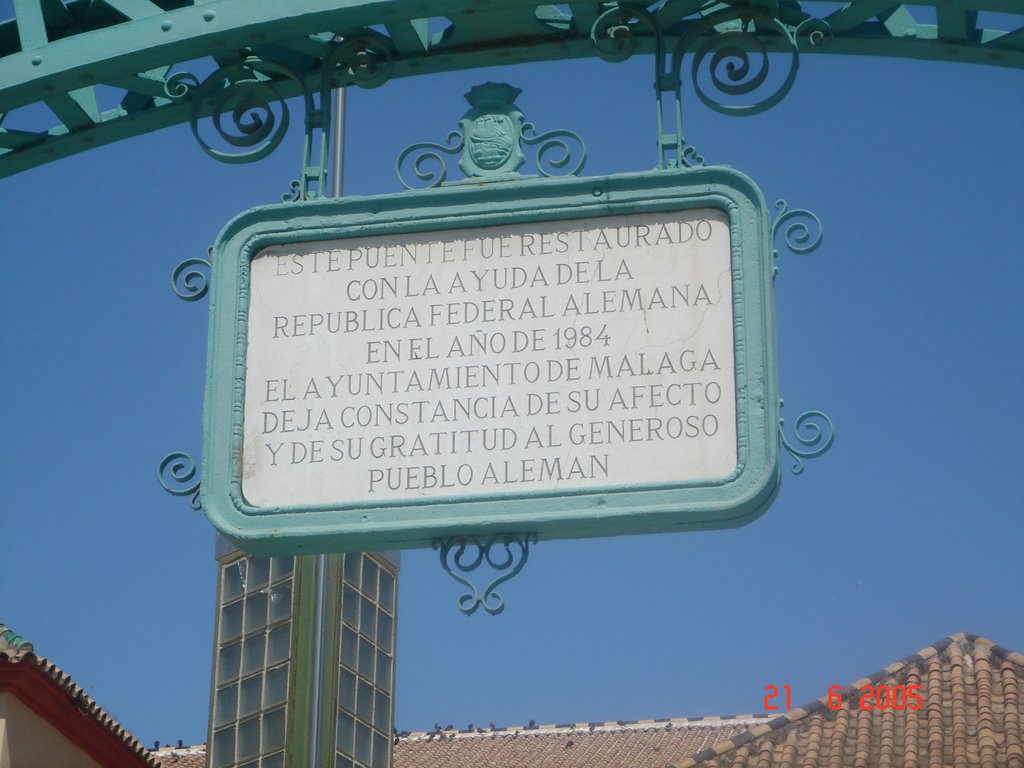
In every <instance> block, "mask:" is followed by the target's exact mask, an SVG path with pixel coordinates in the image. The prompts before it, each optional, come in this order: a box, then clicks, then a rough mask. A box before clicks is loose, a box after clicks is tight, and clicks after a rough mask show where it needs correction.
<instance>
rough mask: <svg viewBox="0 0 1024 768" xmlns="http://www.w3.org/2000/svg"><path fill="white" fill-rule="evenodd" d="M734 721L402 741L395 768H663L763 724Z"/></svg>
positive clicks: (435, 735)
mask: <svg viewBox="0 0 1024 768" xmlns="http://www.w3.org/2000/svg"><path fill="white" fill-rule="evenodd" d="M767 721H768V718H767V717H764V716H761V717H754V716H753V715H738V716H735V717H705V718H696V719H675V720H639V721H635V722H617V723H574V724H570V725H540V726H529V727H525V728H500V729H490V728H482V729H478V730H473V731H435V732H432V733H410V734H404V735H401V736H400V737H399V738H398V740H397V741H396V743H395V757H394V766H395V768H523V766H529V768H619V767H620V766H628V767H629V768H664V766H665V764H666V763H667V762H668V761H669V760H671V759H672V758H675V757H678V756H679V755H688V754H693V753H694V752H698V751H700V750H701V749H704V748H705V747H707V746H708V745H710V744H713V743H715V742H718V741H722V740H723V739H728V738H731V737H733V736H736V735H738V734H740V733H742V732H743V731H746V730H748V729H750V728H751V727H753V726H756V725H757V724H759V723H766V722H767Z"/></svg>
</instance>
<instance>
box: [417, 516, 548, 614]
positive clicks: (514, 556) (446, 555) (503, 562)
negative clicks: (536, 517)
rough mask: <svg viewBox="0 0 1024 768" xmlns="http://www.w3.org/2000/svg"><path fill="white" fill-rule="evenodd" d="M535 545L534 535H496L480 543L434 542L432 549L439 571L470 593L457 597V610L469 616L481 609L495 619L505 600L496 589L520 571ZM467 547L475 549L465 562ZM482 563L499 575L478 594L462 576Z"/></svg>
mask: <svg viewBox="0 0 1024 768" xmlns="http://www.w3.org/2000/svg"><path fill="white" fill-rule="evenodd" d="M536 543H537V535H536V534H534V533H526V534H514V533H499V534H496V535H494V536H491V537H489V538H487V539H485V540H484V541H483V542H481V540H480V539H479V538H477V537H476V536H455V537H453V538H450V539H442V540H438V541H435V542H434V549H439V550H440V551H441V567H442V568H444V570H445V571H447V572H448V574H449V575H450V576H451V577H452V578H453V579H455V580H456V581H457V582H459V583H460V584H463V585H465V586H466V587H468V588H469V592H466V593H465V594H463V595H460V596H459V599H458V606H459V610H460V611H462V612H463V613H464V614H466V615H467V616H470V615H472V614H473V613H475V612H476V610H477V608H479V607H481V606H483V609H484V610H485V611H487V613H489V614H491V615H492V616H496V615H497V614H499V613H501V612H502V611H504V610H505V598H504V597H502V596H501V593H500V592H498V591H497V588H498V586H499V585H500V584H503V583H504V582H506V581H508V580H509V579H511V578H512V577H513V576H515V575H516V574H517V573H519V572H520V571H521V570H523V567H524V566H525V565H526V561H527V560H528V559H529V557H530V545H531V544H536ZM495 545H498V546H500V547H504V550H505V551H504V553H503V554H502V553H498V554H495V552H494V551H493V550H494V547H495ZM470 547H474V548H476V555H475V556H474V557H473V558H472V559H470V560H469V561H468V562H467V561H466V560H465V556H466V550H467V548H470ZM513 549H514V550H515V551H513ZM484 563H487V565H488V566H490V567H491V568H493V569H494V570H496V571H500V572H501V573H500V574H499V575H498V576H497V578H495V579H493V580H492V581H491V582H490V583H489V584H488V585H487V586H486V587H485V588H484V591H483V592H481V591H480V590H479V589H477V588H476V586H475V585H474V584H473V582H472V581H470V580H469V578H467V577H466V576H464V575H461V574H467V573H472V572H473V571H475V570H476V569H477V568H479V567H480V566H481V565H483V564H484ZM453 568H454V570H453ZM456 571H458V573H456Z"/></svg>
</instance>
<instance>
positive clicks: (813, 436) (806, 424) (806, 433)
mask: <svg viewBox="0 0 1024 768" xmlns="http://www.w3.org/2000/svg"><path fill="white" fill-rule="evenodd" d="M779 404H780V406H781V405H782V404H783V403H782V401H781V400H780V401H779ZM779 425H780V426H781V427H782V429H781V430H780V432H779V434H780V436H781V437H782V447H783V448H785V449H786V450H787V451H788V452H789V454H790V456H792V457H793V459H794V464H793V466H792V467H791V469H792V472H793V474H794V475H799V474H801V473H802V472H803V471H804V462H803V460H804V459H816V458H818V457H819V456H821V455H822V454H823V453H825V451H827V450H828V449H829V448H831V447H832V443H833V441H834V440H835V437H836V431H835V426H834V425H833V424H832V419H830V418H829V417H828V416H827V415H825V414H824V413H822V412H821V411H805V412H804V413H801V414H800V415H799V416H797V418H796V421H795V422H794V424H793V436H794V437H795V439H796V441H797V443H798V444H799V447H797V446H794V445H793V444H792V443H791V442H789V440H788V439H787V438H786V420H785V419H784V418H781V417H780V418H779Z"/></svg>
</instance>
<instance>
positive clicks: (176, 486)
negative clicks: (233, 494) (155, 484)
mask: <svg viewBox="0 0 1024 768" xmlns="http://www.w3.org/2000/svg"><path fill="white" fill-rule="evenodd" d="M196 472H197V470H196V463H195V462H194V461H193V460H192V457H191V456H189V455H188V454H187V453H182V452H181V451H178V452H176V453H171V454H168V455H167V456H165V457H164V460H163V461H161V462H160V468H159V469H158V470H157V477H158V478H159V479H160V485H162V486H163V487H164V490H165V491H167V492H168V493H169V494H171V495H172V496H191V497H192V498H191V499H190V500H189V506H190V507H192V509H195V510H200V509H202V508H203V504H202V502H201V501H200V500H199V485H200V483H199V479H198V478H197V477H196ZM193 481H194V482H193Z"/></svg>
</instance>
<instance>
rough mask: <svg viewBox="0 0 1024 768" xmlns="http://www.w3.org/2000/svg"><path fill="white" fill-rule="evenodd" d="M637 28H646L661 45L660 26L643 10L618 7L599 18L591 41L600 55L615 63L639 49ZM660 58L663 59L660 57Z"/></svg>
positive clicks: (591, 34)
mask: <svg viewBox="0 0 1024 768" xmlns="http://www.w3.org/2000/svg"><path fill="white" fill-rule="evenodd" d="M637 25H642V26H644V27H646V28H647V31H648V32H650V33H651V34H652V35H653V36H654V37H655V39H656V40H657V41H658V42H659V43H660V40H661V35H660V34H659V31H658V25H657V24H656V23H655V21H654V18H653V17H652V16H651V15H650V14H649V13H647V11H645V10H644V9H643V8H637V7H633V6H619V7H616V8H611V9H609V10H607V11H605V12H604V13H602V14H601V15H600V16H598V17H597V19H596V20H595V21H594V23H593V25H591V27H590V39H591V41H592V42H593V43H594V50H595V51H596V52H597V55H598V56H600V57H601V58H602V59H604V60H605V61H612V62H620V61H625V60H626V59H628V58H629V57H630V56H632V55H633V54H634V53H635V52H636V49H637V47H638V43H637V38H636V34H635V33H634V29H635V28H636V27H637ZM658 58H659V59H660V58H661V57H660V55H659V57H658ZM659 66H660V63H659Z"/></svg>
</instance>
